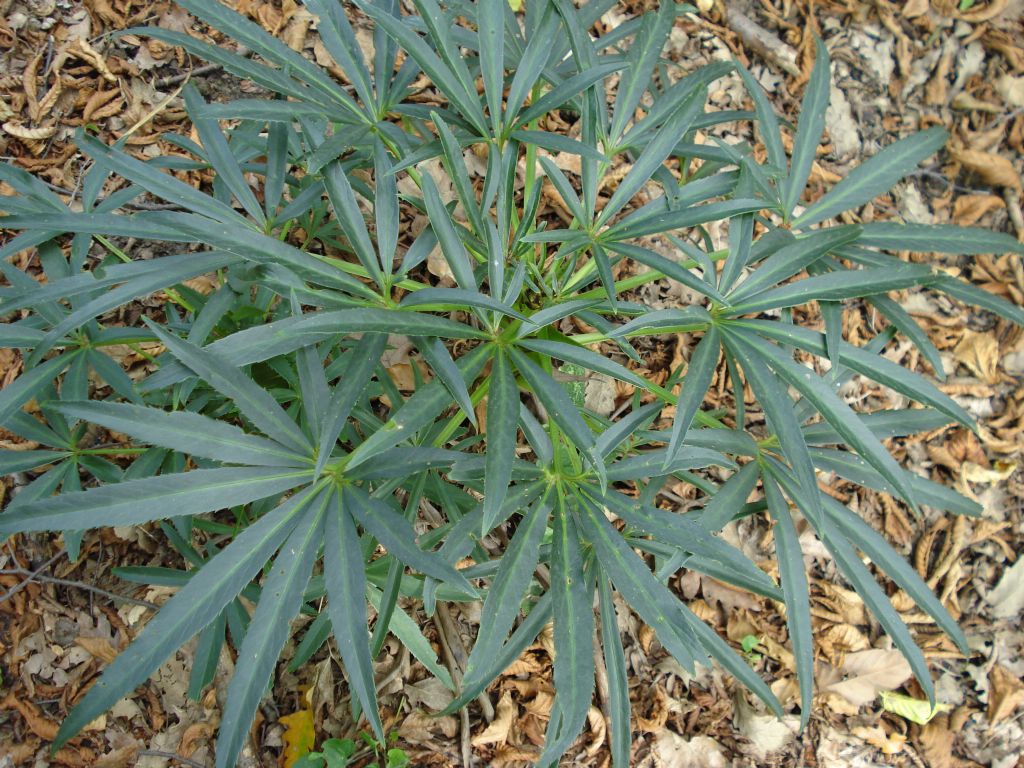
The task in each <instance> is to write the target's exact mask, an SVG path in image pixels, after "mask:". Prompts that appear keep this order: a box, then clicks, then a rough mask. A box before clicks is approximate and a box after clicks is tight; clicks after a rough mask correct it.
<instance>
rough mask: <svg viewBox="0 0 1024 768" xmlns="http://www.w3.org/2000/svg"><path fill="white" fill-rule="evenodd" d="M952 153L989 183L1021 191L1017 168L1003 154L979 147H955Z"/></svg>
mask: <svg viewBox="0 0 1024 768" xmlns="http://www.w3.org/2000/svg"><path fill="white" fill-rule="evenodd" d="M950 154H951V155H952V156H953V158H954V159H955V160H956V161H957V162H959V163H960V164H961V165H962V166H963V167H964V168H965V169H966V170H968V171H970V172H971V173H975V174H977V175H978V177H979V178H980V179H981V180H982V181H984V182H986V183H987V184H992V185H993V186H997V187H1007V188H1009V189H1015V190H1017V191H1018V192H1019V191H1021V181H1020V175H1019V174H1018V173H1017V169H1016V168H1014V167H1013V163H1011V162H1010V161H1009V160H1007V159H1006V158H1005V157H1003V156H1002V155H998V154H996V153H995V152H982V151H980V150H977V149H954V150H952V151H951V152H950Z"/></svg>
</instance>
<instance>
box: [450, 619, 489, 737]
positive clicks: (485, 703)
mask: <svg viewBox="0 0 1024 768" xmlns="http://www.w3.org/2000/svg"><path fill="white" fill-rule="evenodd" d="M437 614H438V616H440V617H441V621H442V622H443V623H444V629H445V632H446V633H447V635H448V641H449V643H450V644H451V650H452V653H453V654H454V656H455V661H456V662H457V663H458V665H459V669H460V670H465V669H466V667H467V666H469V654H468V653H466V647H465V646H464V645H463V644H462V637H461V636H460V635H459V630H458V628H457V627H456V626H455V621H454V620H453V619H452V615H451V613H449V611H448V606H447V605H445V604H444V603H438V604H437ZM460 677H461V675H460ZM476 700H477V703H478V704H479V705H480V709H482V710H483V716H484V719H485V720H486V721H487V722H488V723H489V722H491V721H492V720H493V719H494V707H493V705H492V704H491V700H490V699H489V698H487V694H486V693H481V694H480V695H479V696H477V697H476Z"/></svg>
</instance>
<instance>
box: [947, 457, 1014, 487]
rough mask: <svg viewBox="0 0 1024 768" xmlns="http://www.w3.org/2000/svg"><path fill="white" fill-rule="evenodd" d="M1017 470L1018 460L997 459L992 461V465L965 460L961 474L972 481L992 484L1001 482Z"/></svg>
mask: <svg viewBox="0 0 1024 768" xmlns="http://www.w3.org/2000/svg"><path fill="white" fill-rule="evenodd" d="M1016 471H1017V462H1015V461H1003V460H997V461H994V462H992V466H991V467H985V466H982V465H980V464H975V463H974V462H973V461H965V462H964V463H963V469H962V470H961V472H960V476H961V477H962V478H963V479H964V480H967V481H968V482H971V483H978V484H981V485H991V484H992V483H1001V482H1002V481H1004V480H1006V479H1008V478H1009V477H1010V475H1012V474H1013V473H1014V472H1016Z"/></svg>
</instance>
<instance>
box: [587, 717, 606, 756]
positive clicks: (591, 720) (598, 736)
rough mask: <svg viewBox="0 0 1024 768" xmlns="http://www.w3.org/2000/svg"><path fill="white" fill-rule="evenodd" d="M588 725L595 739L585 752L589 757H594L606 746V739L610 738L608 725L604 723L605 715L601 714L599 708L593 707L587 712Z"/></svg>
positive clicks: (592, 739)
mask: <svg viewBox="0 0 1024 768" xmlns="http://www.w3.org/2000/svg"><path fill="white" fill-rule="evenodd" d="M587 723H588V724H589V725H590V731H591V733H593V738H591V740H590V743H589V744H588V745H587V748H586V750H585V751H586V753H587V756H588V757H593V756H594V755H596V754H597V753H598V752H600V751H601V747H603V746H604V742H605V739H606V738H607V737H608V725H607V723H605V721H604V715H603V714H601V710H600V709H598V708H597V707H591V708H590V709H589V710H587Z"/></svg>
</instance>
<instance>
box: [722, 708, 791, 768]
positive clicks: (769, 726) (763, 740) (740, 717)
mask: <svg viewBox="0 0 1024 768" xmlns="http://www.w3.org/2000/svg"><path fill="white" fill-rule="evenodd" d="M733 703H734V705H735V709H734V711H735V724H736V727H737V728H738V729H739V732H740V733H741V734H742V735H743V736H744V737H745V738H746V739H747V740H748V741H749V742H750V744H751V747H752V749H751V751H752V753H753V754H754V756H756V757H757V758H758V759H759V760H763V759H764V758H765V757H767V756H768V755H770V754H772V753H773V752H778V751H779V750H780V749H783V748H784V747H785V746H786V745H787V744H789V742H791V741H792V740H793V737H794V736H796V732H797V730H798V729H799V727H800V726H799V722H800V721H799V718H796V717H793V716H786V717H785V718H783V719H782V720H780V719H779V718H777V717H776V716H775V715H772V714H761V713H760V712H758V711H757V710H755V709H754V708H753V707H752V706H751V705H750V704H749V703H748V702H747V700H746V698H745V697H744V695H743V694H742V693H737V694H736V695H735V696H733Z"/></svg>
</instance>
